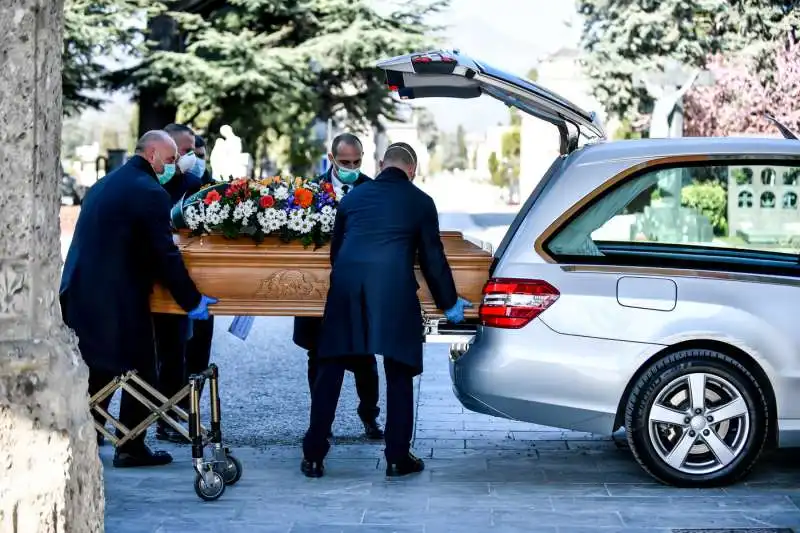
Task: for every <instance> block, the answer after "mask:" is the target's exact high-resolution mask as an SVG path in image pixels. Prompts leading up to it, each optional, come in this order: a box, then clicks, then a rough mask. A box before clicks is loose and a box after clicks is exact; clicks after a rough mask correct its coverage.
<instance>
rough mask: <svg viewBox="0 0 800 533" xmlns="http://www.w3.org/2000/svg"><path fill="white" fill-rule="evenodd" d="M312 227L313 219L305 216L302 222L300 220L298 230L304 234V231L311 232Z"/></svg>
mask: <svg viewBox="0 0 800 533" xmlns="http://www.w3.org/2000/svg"><path fill="white" fill-rule="evenodd" d="M313 229H314V219H311V218H305V219H303V221H302V222H300V229H299V230H298V231H300V233H304V234H305V233H311V231H312V230H313Z"/></svg>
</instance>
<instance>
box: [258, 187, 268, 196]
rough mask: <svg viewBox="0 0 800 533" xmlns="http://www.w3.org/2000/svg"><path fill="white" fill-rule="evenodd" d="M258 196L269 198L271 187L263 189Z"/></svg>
mask: <svg viewBox="0 0 800 533" xmlns="http://www.w3.org/2000/svg"><path fill="white" fill-rule="evenodd" d="M258 194H260V195H261V196H269V187H261V189H259V191H258Z"/></svg>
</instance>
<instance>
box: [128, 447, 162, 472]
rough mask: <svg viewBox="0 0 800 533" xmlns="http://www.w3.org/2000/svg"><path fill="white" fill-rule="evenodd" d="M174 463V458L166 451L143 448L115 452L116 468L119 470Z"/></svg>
mask: <svg viewBox="0 0 800 533" xmlns="http://www.w3.org/2000/svg"><path fill="white" fill-rule="evenodd" d="M171 462H172V456H171V455H170V454H168V453H167V452H164V451H160V450H158V451H152V450H151V449H150V448H148V447H147V446H143V447H142V448H140V449H137V450H136V451H133V450H123V451H120V450H117V451H116V452H114V466H115V467H117V468H132V467H137V466H163V465H168V464H170V463H171Z"/></svg>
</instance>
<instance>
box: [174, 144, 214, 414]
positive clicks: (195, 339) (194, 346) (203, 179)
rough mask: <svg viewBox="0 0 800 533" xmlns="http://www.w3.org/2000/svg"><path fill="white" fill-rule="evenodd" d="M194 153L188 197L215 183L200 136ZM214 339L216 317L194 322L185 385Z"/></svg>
mask: <svg viewBox="0 0 800 533" xmlns="http://www.w3.org/2000/svg"><path fill="white" fill-rule="evenodd" d="M194 139H195V142H194V153H195V155H196V156H197V161H196V163H195V165H194V167H193V168H192V169H191V170H189V171H188V172H187V174H189V175H190V176H191V177H192V178H195V179H196V180H197V183H196V184H194V187H192V188H191V189H189V190H187V191H186V195H187V196H189V195H191V194H194V193H196V192H197V191H198V190H200V187H203V186H205V185H210V184H212V183H214V179H213V178H212V177H211V172H210V171H209V170H208V167H207V165H206V142H205V140H204V139H203V138H202V137H200V136H199V135H195V136H194ZM213 337H214V317H213V316H211V317H209V319H208V320H195V321H193V322H192V336H191V338H189V341H188V342H187V343H186V359H185V361H186V365H185V368H184V380H183V383H184V384H185V383H188V380H189V376H191V375H192V374H197V373H199V372H202V371H203V370H205V369H206V368H208V365H209V363H210V362H211V343H212V341H213ZM180 406H181V407H183V408H184V409H186V410H188V409H189V398H188V397H186V398H184V399H183V400H182V401H181V402H180ZM170 429H171V428H170Z"/></svg>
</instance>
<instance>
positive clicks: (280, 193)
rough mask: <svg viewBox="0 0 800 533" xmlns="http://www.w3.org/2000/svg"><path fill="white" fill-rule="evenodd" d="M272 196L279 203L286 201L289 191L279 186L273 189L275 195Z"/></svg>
mask: <svg viewBox="0 0 800 533" xmlns="http://www.w3.org/2000/svg"><path fill="white" fill-rule="evenodd" d="M273 196H274V197H275V199H276V200H278V201H279V202H280V201H281V200H286V199H287V198H289V189H288V188H287V187H286V186H284V185H281V186H280V187H278V188H277V189H275V194H274V195H273Z"/></svg>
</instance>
